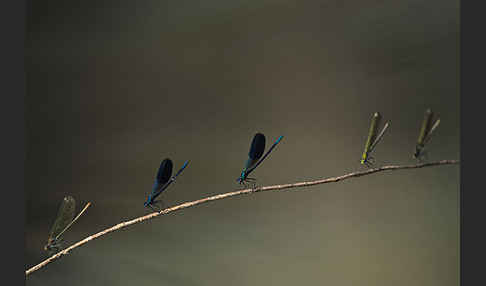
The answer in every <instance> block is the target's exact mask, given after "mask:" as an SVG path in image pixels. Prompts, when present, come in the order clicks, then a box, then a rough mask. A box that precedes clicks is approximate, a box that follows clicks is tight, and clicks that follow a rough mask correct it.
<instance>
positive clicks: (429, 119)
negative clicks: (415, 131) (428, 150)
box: [413, 108, 440, 160]
mask: <svg viewBox="0 0 486 286" xmlns="http://www.w3.org/2000/svg"><path fill="white" fill-rule="evenodd" d="M433 119H434V113H433V112H432V110H431V109H430V108H429V109H427V110H426V111H425V115H424V119H423V121H422V126H421V128H420V133H419V136H418V138H417V143H416V144H415V150H414V153H413V157H414V158H415V159H417V160H421V159H422V157H424V154H425V152H424V149H425V144H427V142H429V140H430V138H431V136H432V133H433V132H434V130H435V129H436V128H437V127H438V126H439V124H440V118H437V119H436V120H435V121H434V120H433Z"/></svg>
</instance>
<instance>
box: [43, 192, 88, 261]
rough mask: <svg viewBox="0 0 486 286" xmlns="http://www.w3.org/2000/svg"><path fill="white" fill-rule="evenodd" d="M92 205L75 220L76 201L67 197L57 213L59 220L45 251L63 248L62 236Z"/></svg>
mask: <svg viewBox="0 0 486 286" xmlns="http://www.w3.org/2000/svg"><path fill="white" fill-rule="evenodd" d="M90 205H91V203H90V202H88V203H87V204H86V206H85V207H84V208H83V209H82V210H81V212H79V214H78V215H77V216H76V217H75V218H74V213H75V212H76V201H75V200H74V198H73V197H71V196H67V197H65V198H64V199H63V200H62V202H61V206H60V207H59V211H58V213H57V218H56V220H55V221H54V224H53V225H52V229H51V232H50V233H49V238H48V239H47V244H46V245H45V246H44V250H48V251H53V250H58V249H59V248H61V240H62V238H61V235H62V234H63V233H64V232H65V231H66V230H68V228H69V227H71V225H72V224H73V223H74V222H75V221H76V220H78V218H79V217H80V216H81V215H82V214H83V213H84V212H85V211H86V209H88V207H89V206H90Z"/></svg>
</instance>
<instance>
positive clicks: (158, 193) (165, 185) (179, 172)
mask: <svg viewBox="0 0 486 286" xmlns="http://www.w3.org/2000/svg"><path fill="white" fill-rule="evenodd" d="M188 164H189V161H186V162H184V165H182V167H181V168H180V169H179V171H177V173H176V174H175V175H174V176H173V177H172V178H170V179H169V180H167V182H166V183H165V184H163V185H162V186H161V187H160V188H159V189H158V190H156V191H155V192H152V200H155V199H156V198H157V197H158V196H159V195H160V194H161V193H162V192H163V191H164V190H165V189H167V187H168V186H169V185H170V184H172V183H173V182H174V181H175V180H176V178H177V176H179V175H180V174H181V173H182V171H183V170H184V169H185V168H186V167H187V165H188ZM171 172H172V162H171Z"/></svg>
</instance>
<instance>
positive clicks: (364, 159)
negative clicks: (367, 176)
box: [360, 112, 390, 167]
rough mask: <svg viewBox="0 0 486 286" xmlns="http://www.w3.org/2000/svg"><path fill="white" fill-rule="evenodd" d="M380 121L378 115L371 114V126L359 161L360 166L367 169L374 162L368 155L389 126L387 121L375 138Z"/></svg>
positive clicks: (376, 113)
mask: <svg viewBox="0 0 486 286" xmlns="http://www.w3.org/2000/svg"><path fill="white" fill-rule="evenodd" d="M380 121H381V115H380V113H379V112H375V113H374V114H373V117H372V118H371V125H370V131H369V133H368V139H367V140H366V144H365V148H364V151H363V155H362V156H361V161H360V163H361V164H362V165H366V166H367V167H370V166H371V165H372V164H373V162H374V158H373V157H371V156H370V153H371V152H373V150H374V149H375V147H376V145H377V144H378V143H379V142H380V140H381V138H382V137H383V135H384V134H385V131H386V129H387V128H388V126H389V125H390V121H387V122H386V123H385V125H384V126H383V129H382V130H381V132H380V133H379V134H378V136H377V135H376V134H377V131H378V125H379V124H380Z"/></svg>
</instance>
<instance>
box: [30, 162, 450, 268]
mask: <svg viewBox="0 0 486 286" xmlns="http://www.w3.org/2000/svg"><path fill="white" fill-rule="evenodd" d="M450 164H459V160H442V161H438V162H431V163H420V164H414V165H391V166H383V167H380V168H374V169H369V170H365V171H360V172H353V173H349V174H346V175H343V176H339V177H332V178H327V179H322V180H317V181H310V182H301V183H294V184H284V185H274V186H267V187H259V188H255V189H245V190H239V191H234V192H229V193H224V194H219V195H215V196H210V197H207V198H202V199H199V200H195V201H192V202H186V203H183V204H180V205H177V206H173V207H170V208H166V209H164V210H162V211H160V212H154V213H151V214H148V215H145V216H142V217H139V218H135V219H132V220H129V221H125V222H122V223H119V224H117V225H115V226H112V227H110V228H107V229H105V230H103V231H100V232H98V233H96V234H93V235H90V236H88V237H87V238H85V239H83V240H81V241H78V242H76V243H75V244H73V245H71V246H69V247H68V248H66V249H64V250H62V251H60V252H58V253H56V254H54V255H53V256H51V257H49V258H48V259H46V260H44V261H42V262H41V263H39V264H37V265H35V266H33V267H32V268H30V269H28V270H26V271H25V275H26V276H27V275H29V274H31V273H32V272H34V271H37V270H39V269H41V268H42V267H44V266H46V265H47V264H49V263H51V262H53V261H54V260H57V259H58V258H60V257H61V256H63V255H66V254H68V253H69V252H70V251H71V250H73V249H75V248H77V247H79V246H81V245H83V244H85V243H87V242H89V241H91V240H93V239H96V238H99V237H101V236H103V235H105V234H108V233H110V232H113V231H116V230H120V229H122V228H125V227H127V226H129V225H132V224H137V223H140V222H142V221H145V220H149V219H152V218H154V217H157V216H160V215H165V214H168V213H171V212H175V211H178V210H181V209H185V208H188V207H192V206H195V205H199V204H203V203H207V202H211V201H216V200H220V199H224V198H229V197H234V196H238V195H243V194H251V193H257V192H265V191H273V190H284V189H290V188H300V187H308V186H314V185H320V184H326V183H333V182H339V181H341V180H345V179H349V178H353V177H361V176H365V175H370V174H373V173H378V172H382V171H391V170H400V169H416V168H423V167H431V166H438V165H450Z"/></svg>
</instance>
